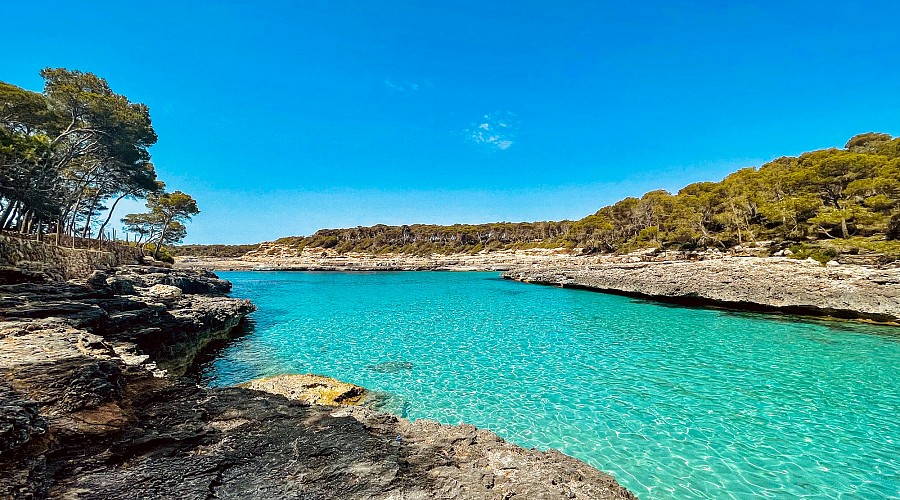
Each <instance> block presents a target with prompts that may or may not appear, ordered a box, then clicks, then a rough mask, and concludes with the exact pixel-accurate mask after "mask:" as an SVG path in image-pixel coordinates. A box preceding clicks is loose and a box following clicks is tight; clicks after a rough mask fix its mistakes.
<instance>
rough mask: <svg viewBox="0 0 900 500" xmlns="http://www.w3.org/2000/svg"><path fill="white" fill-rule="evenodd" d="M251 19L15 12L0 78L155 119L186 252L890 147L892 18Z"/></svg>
mask: <svg viewBox="0 0 900 500" xmlns="http://www.w3.org/2000/svg"><path fill="white" fill-rule="evenodd" d="M265 3H267V4H268V5H263V4H264V2H250V1H247V2H224V1H222V2H212V1H210V2H194V3H193V4H190V5H189V4H188V2H167V1H154V2H124V1H123V2H118V1H117V2H103V1H93V2H79V1H72V0H69V1H66V2H55V1H47V2H42V4H41V7H40V8H35V7H34V6H32V5H29V4H28V3H27V2H11V3H9V4H8V5H5V6H4V11H5V12H4V17H5V18H6V19H5V22H4V39H5V40H6V41H7V42H6V43H7V50H5V51H4V56H3V57H2V58H0V80H4V81H8V82H11V83H14V84H17V85H20V86H22V87H25V88H29V89H34V90H39V89H40V88H41V86H42V82H41V80H40V77H39V75H38V71H39V70H40V69H41V68H42V67H46V66H53V67H57V66H62V67H67V68H71V69H80V70H83V71H92V72H94V73H96V74H98V75H100V76H103V77H105V78H106V79H107V80H108V81H109V83H110V85H111V86H112V88H113V89H114V90H115V91H116V92H119V93H122V94H125V95H127V96H128V97H129V98H130V99H132V100H133V101H137V102H143V103H146V104H147V105H149V106H150V110H151V115H152V118H153V123H154V127H155V128H156V131H157V133H158V134H159V137H160V139H159V142H158V144H157V145H156V146H154V147H153V149H152V153H153V159H154V162H155V164H156V165H157V169H158V171H159V173H160V177H161V178H162V179H163V180H165V181H167V183H168V186H169V188H170V189H181V190H184V191H186V192H189V193H191V194H192V195H194V197H195V198H197V200H198V202H199V204H200V208H201V210H202V213H201V214H200V215H199V216H197V217H196V218H195V220H194V222H193V223H192V224H191V225H190V226H189V228H188V230H189V234H188V238H187V240H186V242H188V243H251V242H258V241H263V240H271V239H275V238H277V237H279V236H287V235H299V234H310V233H312V232H313V231H315V230H316V229H318V228H322V227H348V226H356V225H370V224H374V223H388V224H402V223H416V222H427V223H452V222H492V221H500V220H507V221H521V220H529V221H531V220H548V219H553V220H556V219H563V218H569V219H578V218H581V217H583V216H585V215H587V214H589V213H592V212H594V211H596V210H597V209H598V208H600V207H601V206H603V205H605V204H608V203H611V202H614V201H616V200H618V199H620V198H622V197H624V196H629V195H632V196H639V195H640V194H642V193H643V192H645V191H648V190H651V189H656V188H666V189H669V190H672V191H675V190H677V189H678V188H680V187H682V186H683V185H685V184H687V183H690V182H694V181H699V180H718V179H721V178H722V177H723V176H724V175H725V174H727V173H728V172H730V171H732V170H735V169H737V168H740V167H744V166H749V165H759V164H761V163H762V162H764V161H766V160H769V159H772V158H775V157H778V156H782V155H794V154H798V153H800V152H802V151H807V150H811V149H816V148H822V147H830V146H842V145H843V144H844V143H845V142H846V140H847V139H848V138H849V137H850V136H852V135H854V134H856V133H859V132H865V131H883V132H888V133H892V134H894V135H898V134H900V64H897V62H898V56H897V47H900V30H897V29H896V23H895V22H894V20H896V19H898V18H900V3H893V2H869V3H863V2H848V1H842V2H826V1H820V2H755V5H735V4H737V3H738V2H700V1H694V2H673V1H660V2H599V1H597V2H593V1H592V2H588V1H584V2H546V1H525V2H512V1H510V2H488V1H483V0H482V1H460V2H448V1H443V2H437V1H434V2H427V1H415V2H414V1H408V2H397V1H390V0H379V1H377V2H344V1H337V0H328V1H304V2H283V3H277V2H265ZM740 3H744V2H740ZM11 44H15V45H16V48H15V49H13V48H12V45H11ZM128 208H130V209H131V210H132V211H133V210H135V209H137V208H140V207H139V206H138V207H135V206H131V207H128Z"/></svg>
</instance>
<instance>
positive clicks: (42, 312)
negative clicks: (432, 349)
mask: <svg viewBox="0 0 900 500" xmlns="http://www.w3.org/2000/svg"><path fill="white" fill-rule="evenodd" d="M11 275H14V276H15V277H16V279H12V280H9V281H8V282H7V284H4V285H0V498H7V497H9V498H47V497H51V498H79V499H110V498H123V499H124V498H129V499H130V498H141V499H156V498H159V499H162V498H270V499H279V498H302V499H320V498H322V499H325V498H384V499H387V498H398V499H399V498H408V499H415V498H421V499H427V498H460V499H470V498H603V499H607V498H609V499H613V498H634V497H633V495H632V494H631V493H629V492H628V491H627V490H625V489H624V488H621V487H620V486H619V485H618V484H616V482H615V480H613V479H612V478H611V477H610V476H608V475H606V474H604V473H602V472H599V471H597V470H596V469H593V468H591V467H589V466H588V465H586V464H585V463H583V462H580V461H578V460H576V459H573V458H570V457H567V456H565V455H562V454H560V453H557V452H553V451H550V452H542V451H535V450H525V449H522V448H520V447H517V446H514V445H512V444H509V443H506V442H505V441H503V440H502V439H500V438H499V437H497V436H496V435H495V434H493V433H490V432H488V431H484V430H478V429H475V428H474V427H471V426H445V425H439V424H436V423H434V422H427V421H417V422H415V423H411V422H409V421H407V420H404V419H400V418H396V417H393V416H389V415H384V414H379V413H376V412H374V411H372V410H370V409H366V408H359V407H328V406H320V405H311V404H308V403H305V402H302V401H296V400H291V399H288V398H286V397H284V396H281V395H277V394H270V393H265V392H260V391H258V390H250V389H245V388H228V389H204V388H201V387H198V386H197V385H196V383H194V382H193V381H191V380H190V379H187V378H180V377H177V376H176V375H178V374H180V373H182V372H183V371H184V370H185V368H186V367H187V366H188V365H189V364H190V362H191V360H192V359H193V357H194V356H195V355H196V354H197V352H198V351H199V350H200V349H201V348H202V347H203V345H205V344H206V343H208V342H209V341H211V340H213V339H215V338H220V337H222V336H224V335H227V332H228V331H229V330H231V328H232V327H234V326H235V325H237V324H238V322H239V321H240V320H241V318H243V317H244V315H246V314H247V313H249V312H251V311H252V310H253V305H252V304H250V303H249V302H248V301H244V300H239V299H233V298H230V297H227V296H225V295H224V293H225V292H226V291H227V290H228V289H229V288H230V284H228V283H227V282H224V281H222V280H219V279H218V278H216V277H215V275H213V274H211V273H195V272H181V271H171V270H169V269H163V268H152V267H137V266H133V267H124V268H118V269H110V270H105V271H98V272H95V273H93V274H92V275H90V276H89V277H88V278H86V279H83V280H79V281H70V282H54V281H52V280H50V279H49V278H46V277H43V276H41V275H40V273H37V274H29V273H11ZM154 287H156V288H155V289H154ZM168 287H175V289H177V290H180V293H175V292H174V291H173V290H172V289H171V288H168ZM151 290H155V291H154V292H151ZM160 292H165V293H160ZM298 381H299V382H300V383H301V385H309V386H316V385H317V384H318V383H320V382H321V381H316V380H307V379H306V378H303V377H299V378H298V377H278V378H276V379H269V380H268V381H267V382H266V381H264V382H262V383H261V385H259V386H258V387H256V388H257V389H265V390H269V391H273V392H279V390H281V389H284V390H283V391H282V392H283V393H284V394H286V395H288V396H292V397H294V396H296V395H297V394H298V393H299V392H302V391H299V392H298V391H296V390H289V389H291V384H293V383H296V382H298ZM353 387H355V386H351V389H350V390H349V393H354V394H350V396H347V397H342V396H341V394H343V395H345V396H346V395H347V394H348V391H343V392H341V391H333V392H335V394H331V396H335V397H332V400H335V401H336V400H337V399H341V401H337V402H338V403H340V402H343V401H349V400H350V399H352V398H354V397H356V392H358V391H356V390H355V389H353ZM316 388H317V387H307V388H306V389H316ZM319 388H321V387H319ZM357 389H359V388H357ZM326 392H327V391H326ZM338 393H340V394H338ZM320 396H321V394H320Z"/></svg>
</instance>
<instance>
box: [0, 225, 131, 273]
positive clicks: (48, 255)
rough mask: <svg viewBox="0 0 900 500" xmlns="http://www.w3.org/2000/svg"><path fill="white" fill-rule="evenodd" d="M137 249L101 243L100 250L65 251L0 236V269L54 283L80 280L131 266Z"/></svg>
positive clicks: (60, 247) (64, 248)
mask: <svg viewBox="0 0 900 500" xmlns="http://www.w3.org/2000/svg"><path fill="white" fill-rule="evenodd" d="M139 258H140V251H139V250H138V249H137V248H134V247H130V246H127V245H121V244H115V243H112V244H110V243H104V247H103V250H89V249H84V248H66V247H62V246H56V245H54V244H53V243H49V242H41V241H34V240H29V239H27V238H21V237H17V236H12V235H7V234H0V266H10V267H17V268H22V269H29V270H34V271H42V272H44V273H46V274H47V275H49V276H50V277H52V278H55V279H58V280H69V279H74V278H82V277H86V276H88V275H90V274H91V273H92V272H93V271H94V270H96V269H109V268H112V267H116V266H119V265H123V264H135V263H137V262H138V259H139Z"/></svg>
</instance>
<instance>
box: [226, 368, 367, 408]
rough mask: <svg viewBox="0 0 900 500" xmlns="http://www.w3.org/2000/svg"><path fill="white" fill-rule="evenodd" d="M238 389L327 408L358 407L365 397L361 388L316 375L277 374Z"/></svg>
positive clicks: (248, 383) (252, 381)
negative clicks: (276, 395) (277, 395)
mask: <svg viewBox="0 0 900 500" xmlns="http://www.w3.org/2000/svg"><path fill="white" fill-rule="evenodd" d="M239 387H244V388H246V389H253V390H255V391H263V392H268V393H270V394H279V395H281V396H284V397H286V398H289V399H295V400H297V401H303V402H306V403H309V404H319V405H325V406H348V405H358V404H359V403H360V402H361V401H362V399H363V397H364V396H365V394H366V390H365V389H363V388H362V387H359V386H358V385H353V384H348V383H346V382H341V381H340V380H335V379H333V378H329V377H323V376H322V375H313V374H303V375H276V376H274V377H267V378H261V379H256V380H251V381H250V382H247V383H245V384H241V385H240V386H239Z"/></svg>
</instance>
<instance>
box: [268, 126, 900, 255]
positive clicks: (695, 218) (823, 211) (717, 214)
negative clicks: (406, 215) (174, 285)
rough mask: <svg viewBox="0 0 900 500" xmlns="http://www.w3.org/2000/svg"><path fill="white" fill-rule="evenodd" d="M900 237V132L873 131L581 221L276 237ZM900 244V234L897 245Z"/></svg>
mask: <svg viewBox="0 0 900 500" xmlns="http://www.w3.org/2000/svg"><path fill="white" fill-rule="evenodd" d="M897 240H900V138H893V137H891V136H890V135H889V134H882V133H865V134H860V135H857V136H855V137H853V138H851V139H850V141H849V142H847V144H846V145H845V146H844V148H841V149H838V148H830V149H823V150H818V151H812V152H809V153H804V154H801V155H800V156H797V157H782V158H778V159H776V160H773V161H771V162H768V163H766V164H764V165H762V166H761V167H759V168H754V167H749V168H744V169H741V170H738V171H737V172H734V173H732V174H730V175H728V176H727V177H725V179H723V180H722V181H720V182H698V183H694V184H690V185H688V186H686V187H684V188H683V189H681V190H680V191H678V192H677V193H675V194H672V193H669V192H667V191H664V190H657V191H651V192H648V193H646V194H644V195H643V196H641V197H640V198H636V197H629V198H625V199H623V200H621V201H619V202H617V203H614V204H612V205H609V206H606V207H603V208H601V209H600V210H598V211H597V212H596V213H594V214H591V215H589V216H587V217H585V218H583V219H581V220H579V221H574V222H573V221H559V222H551V221H548V222H522V223H509V222H501V223H494V224H475V225H468V224H454V225H451V226H440V225H427V224H414V225H409V226H387V225H376V226H372V227H356V228H349V229H323V230H320V231H317V232H316V233H314V234H313V235H311V236H308V237H290V238H282V239H280V240H277V241H276V242H277V243H281V244H284V245H288V246H293V247H296V248H299V249H302V248H306V247H310V248H327V249H334V250H335V251H337V252H339V253H346V252H371V253H385V252H400V253H413V254H429V253H433V252H436V253H456V252H478V251H482V250H502V249H518V248H531V247H547V248H552V247H569V248H574V247H578V248H581V249H583V251H584V252H587V253H611V252H627V251H632V250H636V249H640V248H659V249H679V250H695V249H702V248H721V249H729V248H734V247H738V246H742V245H748V244H753V243H756V242H759V241H774V242H776V243H781V244H790V243H797V244H816V243H822V242H832V243H848V244H853V245H859V246H862V247H864V248H874V249H876V250H883V249H884V248H885V246H884V245H881V243H883V242H896V241H897ZM889 248H890V249H892V251H893V252H895V253H897V252H900V244H893V245H891V246H889Z"/></svg>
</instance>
